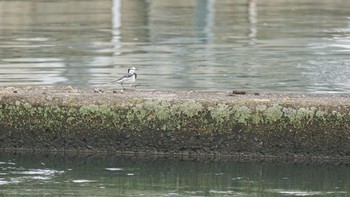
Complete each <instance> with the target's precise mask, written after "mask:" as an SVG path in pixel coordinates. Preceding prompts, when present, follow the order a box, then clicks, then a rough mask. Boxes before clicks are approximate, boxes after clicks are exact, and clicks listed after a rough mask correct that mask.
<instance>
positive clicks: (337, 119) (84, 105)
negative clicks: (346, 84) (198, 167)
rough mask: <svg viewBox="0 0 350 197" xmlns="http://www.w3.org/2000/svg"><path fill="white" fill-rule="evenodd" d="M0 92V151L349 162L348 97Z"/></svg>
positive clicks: (7, 89) (48, 90)
mask: <svg viewBox="0 0 350 197" xmlns="http://www.w3.org/2000/svg"><path fill="white" fill-rule="evenodd" d="M236 92H237V91H235V92H232V91H227V92H206V91H159V90H135V89H131V90H124V91H122V90H120V89H115V90H113V89H101V88H96V89H94V88H92V89H77V88H73V87H61V88H58V87H3V88H0V148H1V149H2V150H3V151H21V150H32V151H73V152H74V151H75V152H109V153H139V154H146V155H147V154H148V155H154V154H166V155H198V156H199V155H202V156H203V155H217V156H228V157H261V158H300V159H301V158H302V159H305V158H306V159H307V158H310V159H315V158H318V159H332V160H346V161H350V130H349V122H350V107H349V106H350V96H348V95H341V94H327V95H321V94H291V93H280V94H265V93H259V94H258V93H249V92H248V93H245V92H244V93H241V91H239V92H240V93H239V94H237V93H236Z"/></svg>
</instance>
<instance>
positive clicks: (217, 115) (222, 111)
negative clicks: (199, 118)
mask: <svg viewBox="0 0 350 197" xmlns="http://www.w3.org/2000/svg"><path fill="white" fill-rule="evenodd" d="M208 109H209V111H210V116H211V118H212V119H213V120H214V122H216V123H219V124H220V123H223V122H226V121H228V120H229V119H230V116H231V115H232V114H233V113H234V112H233V110H232V108H230V107H229V106H228V105H226V104H218V105H217V106H216V107H209V108H208Z"/></svg>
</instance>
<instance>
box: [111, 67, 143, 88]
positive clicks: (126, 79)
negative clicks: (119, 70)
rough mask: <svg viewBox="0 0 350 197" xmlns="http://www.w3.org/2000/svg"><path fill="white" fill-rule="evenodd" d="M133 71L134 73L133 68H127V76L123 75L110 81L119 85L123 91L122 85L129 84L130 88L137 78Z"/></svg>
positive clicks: (134, 69)
mask: <svg viewBox="0 0 350 197" xmlns="http://www.w3.org/2000/svg"><path fill="white" fill-rule="evenodd" d="M135 71H136V68H135V67H131V68H129V69H128V73H127V74H125V75H124V76H122V77H121V78H120V79H118V80H115V81H112V83H120V85H122V87H123V89H125V87H124V86H123V84H130V87H131V85H132V84H133V83H134V82H135V81H136V78H137V74H136V72H135Z"/></svg>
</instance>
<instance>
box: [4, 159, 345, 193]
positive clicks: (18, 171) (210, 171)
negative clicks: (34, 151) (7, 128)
mask: <svg viewBox="0 0 350 197" xmlns="http://www.w3.org/2000/svg"><path fill="white" fill-rule="evenodd" d="M0 169H1V171H0V173H1V174H0V194H2V195H5V196H11V195H24V196H30V195H39V194H40V195H54V196H349V194H350V188H349V184H350V182H349V181H350V169H349V167H347V166H327V165H321V164H318V165H316V164H315V165H303V164H282V163H264V162H260V163H257V162H237V161H230V160H225V161H208V160H203V161H190V160H180V159H160V158H158V159H157V158H148V159H141V158H135V157H126V156H124V157H122V156H113V155H105V156H97V155H89V156H78V157H77V156H67V155H61V154H58V155H31V154H20V155H13V154H12V155H11V154H1V156H0Z"/></svg>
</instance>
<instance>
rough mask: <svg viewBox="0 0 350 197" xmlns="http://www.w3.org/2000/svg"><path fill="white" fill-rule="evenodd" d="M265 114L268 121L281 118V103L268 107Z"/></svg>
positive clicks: (272, 121) (271, 121)
mask: <svg viewBox="0 0 350 197" xmlns="http://www.w3.org/2000/svg"><path fill="white" fill-rule="evenodd" d="M263 115H264V117H265V121H266V122H267V123H274V122H276V121H278V120H281V118H282V116H283V112H282V107H281V106H279V105H273V106H272V107H269V108H267V109H266V110H265V111H264V114H263Z"/></svg>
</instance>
